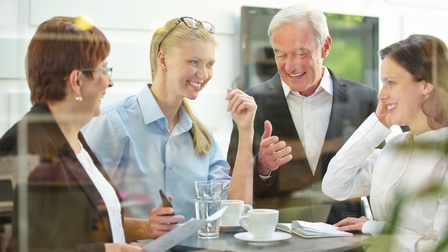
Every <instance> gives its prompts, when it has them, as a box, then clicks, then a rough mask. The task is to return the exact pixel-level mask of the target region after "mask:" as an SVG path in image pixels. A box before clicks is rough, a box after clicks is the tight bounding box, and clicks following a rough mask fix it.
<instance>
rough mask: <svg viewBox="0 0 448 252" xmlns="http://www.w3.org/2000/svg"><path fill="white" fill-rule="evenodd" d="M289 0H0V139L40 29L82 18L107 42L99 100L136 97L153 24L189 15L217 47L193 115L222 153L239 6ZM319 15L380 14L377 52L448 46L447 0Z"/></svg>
mask: <svg viewBox="0 0 448 252" xmlns="http://www.w3.org/2000/svg"><path fill="white" fill-rule="evenodd" d="M297 2H298V1H293V0H277V1H276V0H269V1H267V0H225V1H222V0H189V1H182V0H164V1H157V2H154V1H149V0H126V1H122V0H94V1H92V0H64V1H61V0H0V135H2V134H3V133H4V132H5V131H6V130H7V129H8V128H9V127H10V126H11V125H12V124H13V123H14V122H15V121H17V119H19V118H20V117H21V116H22V115H23V114H24V113H25V112H26V111H27V110H28V109H29V107H30V106H31V105H30V103H29V98H28V96H29V91H28V87H27V84H26V80H25V74H24V66H23V62H24V58H25V53H26V47H27V45H28V42H29V39H30V38H31V36H32V35H33V33H34V31H35V29H36V27H37V25H39V24H40V23H41V22H43V21H45V20H47V19H49V18H51V17H53V16H57V15H68V16H84V17H86V18H87V19H89V20H90V21H91V22H93V23H94V24H95V25H96V26H97V27H99V28H100V29H101V30H102V31H103V32H104V33H105V34H106V36H107V37H108V38H109V40H110V42H111V44H112V52H111V55H110V57H109V59H108V60H109V62H110V65H111V66H113V67H114V73H113V79H114V82H115V86H114V88H112V89H110V90H108V94H107V96H106V98H105V99H104V101H103V103H108V102H111V101H113V100H115V99H119V98H121V97H124V96H126V95H129V94H134V93H135V92H137V91H138V90H140V89H141V88H142V87H143V86H144V85H145V84H146V83H148V82H150V81H151V80H150V66H149V59H148V58H149V51H148V48H149V43H150V40H151V37H152V33H153V32H154V29H155V27H159V26H161V25H162V24H163V23H164V22H165V21H167V20H169V19H171V18H175V17H180V16H192V17H195V18H198V19H199V20H207V21H209V22H211V23H213V24H214V25H215V27H216V37H217V40H218V48H217V50H216V60H217V62H216V64H215V67H214V76H213V78H212V80H211V81H210V82H209V84H208V85H207V86H206V87H205V88H204V90H203V92H202V93H201V94H200V96H199V97H198V99H197V100H195V101H194V102H192V106H193V109H195V111H196V113H197V114H198V116H199V117H200V118H201V119H202V120H203V121H204V122H205V123H206V124H207V125H208V126H209V127H210V128H211V129H212V130H213V132H214V134H215V137H216V138H217V139H218V141H219V143H220V145H221V148H222V151H223V152H224V153H226V151H227V144H228V140H229V135H230V131H231V118H230V116H229V114H228V113H227V112H226V102H225V100H224V96H225V93H226V92H225V89H226V87H228V86H230V85H231V84H232V83H233V82H234V80H235V79H236V78H237V77H238V75H239V73H238V71H239V60H240V57H239V50H240V47H239V15H240V7H241V6H243V5H244V6H250V5H252V6H260V7H272V8H282V7H286V6H289V5H292V4H295V3H297ZM306 2H309V4H311V5H313V6H315V7H317V8H320V9H321V10H322V11H324V12H332V13H342V14H359V15H365V16H375V17H379V20H380V35H379V47H380V48H383V47H385V46H387V45H389V44H391V43H393V42H396V41H398V40H400V39H403V38H405V37H407V36H408V35H409V34H412V33H427V34H432V35H436V36H438V37H440V38H441V39H443V40H444V41H446V42H448V33H446V31H445V30H444V29H438V27H440V26H443V24H446V23H448V1H445V0H425V1H421V0H358V1H353V0H308V1H306Z"/></svg>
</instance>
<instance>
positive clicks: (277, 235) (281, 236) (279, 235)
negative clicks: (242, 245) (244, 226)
mask: <svg viewBox="0 0 448 252" xmlns="http://www.w3.org/2000/svg"><path fill="white" fill-rule="evenodd" d="M234 237H235V238H237V239H239V240H243V241H247V242H250V243H254V244H260V245H265V244H266V243H273V242H277V241H282V240H286V239H289V238H291V234H288V233H285V232H274V234H273V235H272V238H270V239H254V237H253V236H252V234H251V233H249V232H243V233H238V234H235V235H234Z"/></svg>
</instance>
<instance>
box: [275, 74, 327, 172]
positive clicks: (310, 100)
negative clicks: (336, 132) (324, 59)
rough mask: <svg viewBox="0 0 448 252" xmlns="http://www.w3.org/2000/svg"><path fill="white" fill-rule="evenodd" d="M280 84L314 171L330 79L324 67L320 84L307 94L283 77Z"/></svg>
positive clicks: (325, 121)
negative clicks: (299, 90)
mask: <svg viewBox="0 0 448 252" xmlns="http://www.w3.org/2000/svg"><path fill="white" fill-rule="evenodd" d="M324 68H325V67H324ZM282 86H283V90H284V92H285V97H286V102H287V103H288V108H289V112H290V113H291V116H292V120H293V121H294V125H295V127H296V131H297V133H298V134H299V137H300V140H301V142H302V145H303V148H304V150H305V152H306V157H307V159H308V162H309V164H310V167H311V170H312V172H313V174H314V173H315V172H316V167H317V163H318V161H319V157H320V153H321V151H322V146H323V144H324V140H325V135H326V134H327V129H328V123H329V121H330V114H331V103H332V100H333V81H332V80H331V76H330V73H329V72H328V70H327V68H325V69H324V75H323V77H322V80H321V82H320V85H319V87H318V88H317V89H316V91H315V92H314V93H313V94H312V95H310V96H308V97H305V96H303V95H301V94H300V93H299V92H295V91H292V90H291V89H290V88H289V86H288V85H286V83H285V82H284V81H283V80H282Z"/></svg>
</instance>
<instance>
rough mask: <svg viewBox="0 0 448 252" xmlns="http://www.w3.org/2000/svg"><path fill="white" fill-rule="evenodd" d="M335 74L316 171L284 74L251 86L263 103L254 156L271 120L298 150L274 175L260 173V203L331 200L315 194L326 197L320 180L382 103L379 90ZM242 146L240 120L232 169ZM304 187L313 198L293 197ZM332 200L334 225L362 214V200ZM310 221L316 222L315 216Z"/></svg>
mask: <svg viewBox="0 0 448 252" xmlns="http://www.w3.org/2000/svg"><path fill="white" fill-rule="evenodd" d="M329 72H330V75H331V78H332V80H333V102H332V108H331V116H330V121H329V125H328V130H327V133H326V136H325V142H324V145H323V149H322V152H321V155H320V158H319V161H318V164H317V168H316V172H315V174H314V175H313V173H312V171H311V168H310V165H309V163H308V160H307V158H306V154H305V150H304V149H303V146H302V143H301V140H300V137H299V136H298V133H297V131H296V129H295V126H294V122H293V120H292V117H291V114H290V112H289V108H288V104H287V102H286V98H285V95H284V92H283V88H282V85H281V80H280V75H279V74H278V73H277V74H276V75H275V76H274V77H273V78H272V79H270V80H268V81H266V82H264V83H261V84H259V85H257V86H254V87H252V88H250V89H249V90H247V94H249V95H251V96H253V97H254V99H255V101H256V103H257V106H258V109H257V113H256V116H255V122H254V128H255V137H254V146H253V147H254V148H253V150H254V154H257V153H258V150H259V144H260V140H261V136H262V134H263V131H264V121H265V120H269V121H270V122H271V123H272V126H273V132H272V135H275V136H278V137H279V138H280V140H284V141H286V143H287V145H289V146H291V147H292V149H293V150H292V155H293V160H291V161H290V162H288V163H287V164H285V165H283V166H281V167H280V168H279V169H278V170H277V171H276V172H274V173H273V174H272V176H273V177H272V178H271V179H268V180H267V181H262V180H261V179H260V177H259V175H258V173H257V172H256V171H255V172H254V198H255V204H256V205H257V207H267V208H287V207H291V206H313V205H316V204H321V203H326V202H320V201H319V200H318V199H317V197H315V196H316V195H319V194H322V196H323V197H325V195H323V193H322V190H321V185H320V184H321V181H322V178H323V176H324V175H325V172H326V170H327V166H328V163H329V162H330V160H331V158H332V157H333V156H334V155H335V154H336V152H337V151H338V150H339V149H340V148H341V147H342V145H343V144H344V142H345V141H346V140H347V139H348V137H349V136H350V135H351V133H353V132H354V130H355V129H356V128H358V126H359V125H360V124H361V123H362V122H363V121H364V119H365V118H367V117H368V116H369V115H370V114H371V113H372V112H374V111H375V109H376V106H377V92H376V90H375V89H373V88H371V87H368V86H366V85H362V84H359V83H355V82H353V81H350V80H346V79H342V78H339V77H337V76H335V75H334V73H333V72H331V70H329ZM237 148H238V128H237V127H236V125H235V124H234V127H233V131H232V135H231V140H230V144H229V149H228V155H227V160H228V162H229V163H230V165H231V167H233V164H234V162H235V155H236V152H237ZM304 189H308V191H311V192H313V193H309V194H308V195H309V196H308V197H301V198H300V200H295V199H294V197H291V196H292V193H294V192H300V191H303V190H304ZM298 201H300V202H298ZM329 203H331V204H332V210H331V213H330V216H329V218H328V220H327V222H328V223H331V224H332V223H335V222H337V221H339V220H341V219H342V218H345V217H348V216H354V217H357V216H359V215H360V214H361V207H360V200H359V199H356V200H354V201H350V202H344V203H340V202H334V201H331V202H329ZM310 221H313V220H312V219H310Z"/></svg>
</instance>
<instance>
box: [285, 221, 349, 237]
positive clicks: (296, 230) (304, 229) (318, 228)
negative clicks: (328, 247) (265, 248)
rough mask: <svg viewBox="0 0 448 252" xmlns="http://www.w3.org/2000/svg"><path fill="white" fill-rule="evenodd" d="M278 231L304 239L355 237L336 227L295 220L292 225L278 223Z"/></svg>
mask: <svg viewBox="0 0 448 252" xmlns="http://www.w3.org/2000/svg"><path fill="white" fill-rule="evenodd" d="M277 229H279V230H282V231H285V232H288V233H292V234H296V235H299V236H302V237H304V238H319V237H335V236H353V234H352V233H349V232H345V231H340V230H338V228H337V227H336V226H333V225H330V224H327V223H323V222H308V221H300V220H294V221H292V223H278V224H277Z"/></svg>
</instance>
